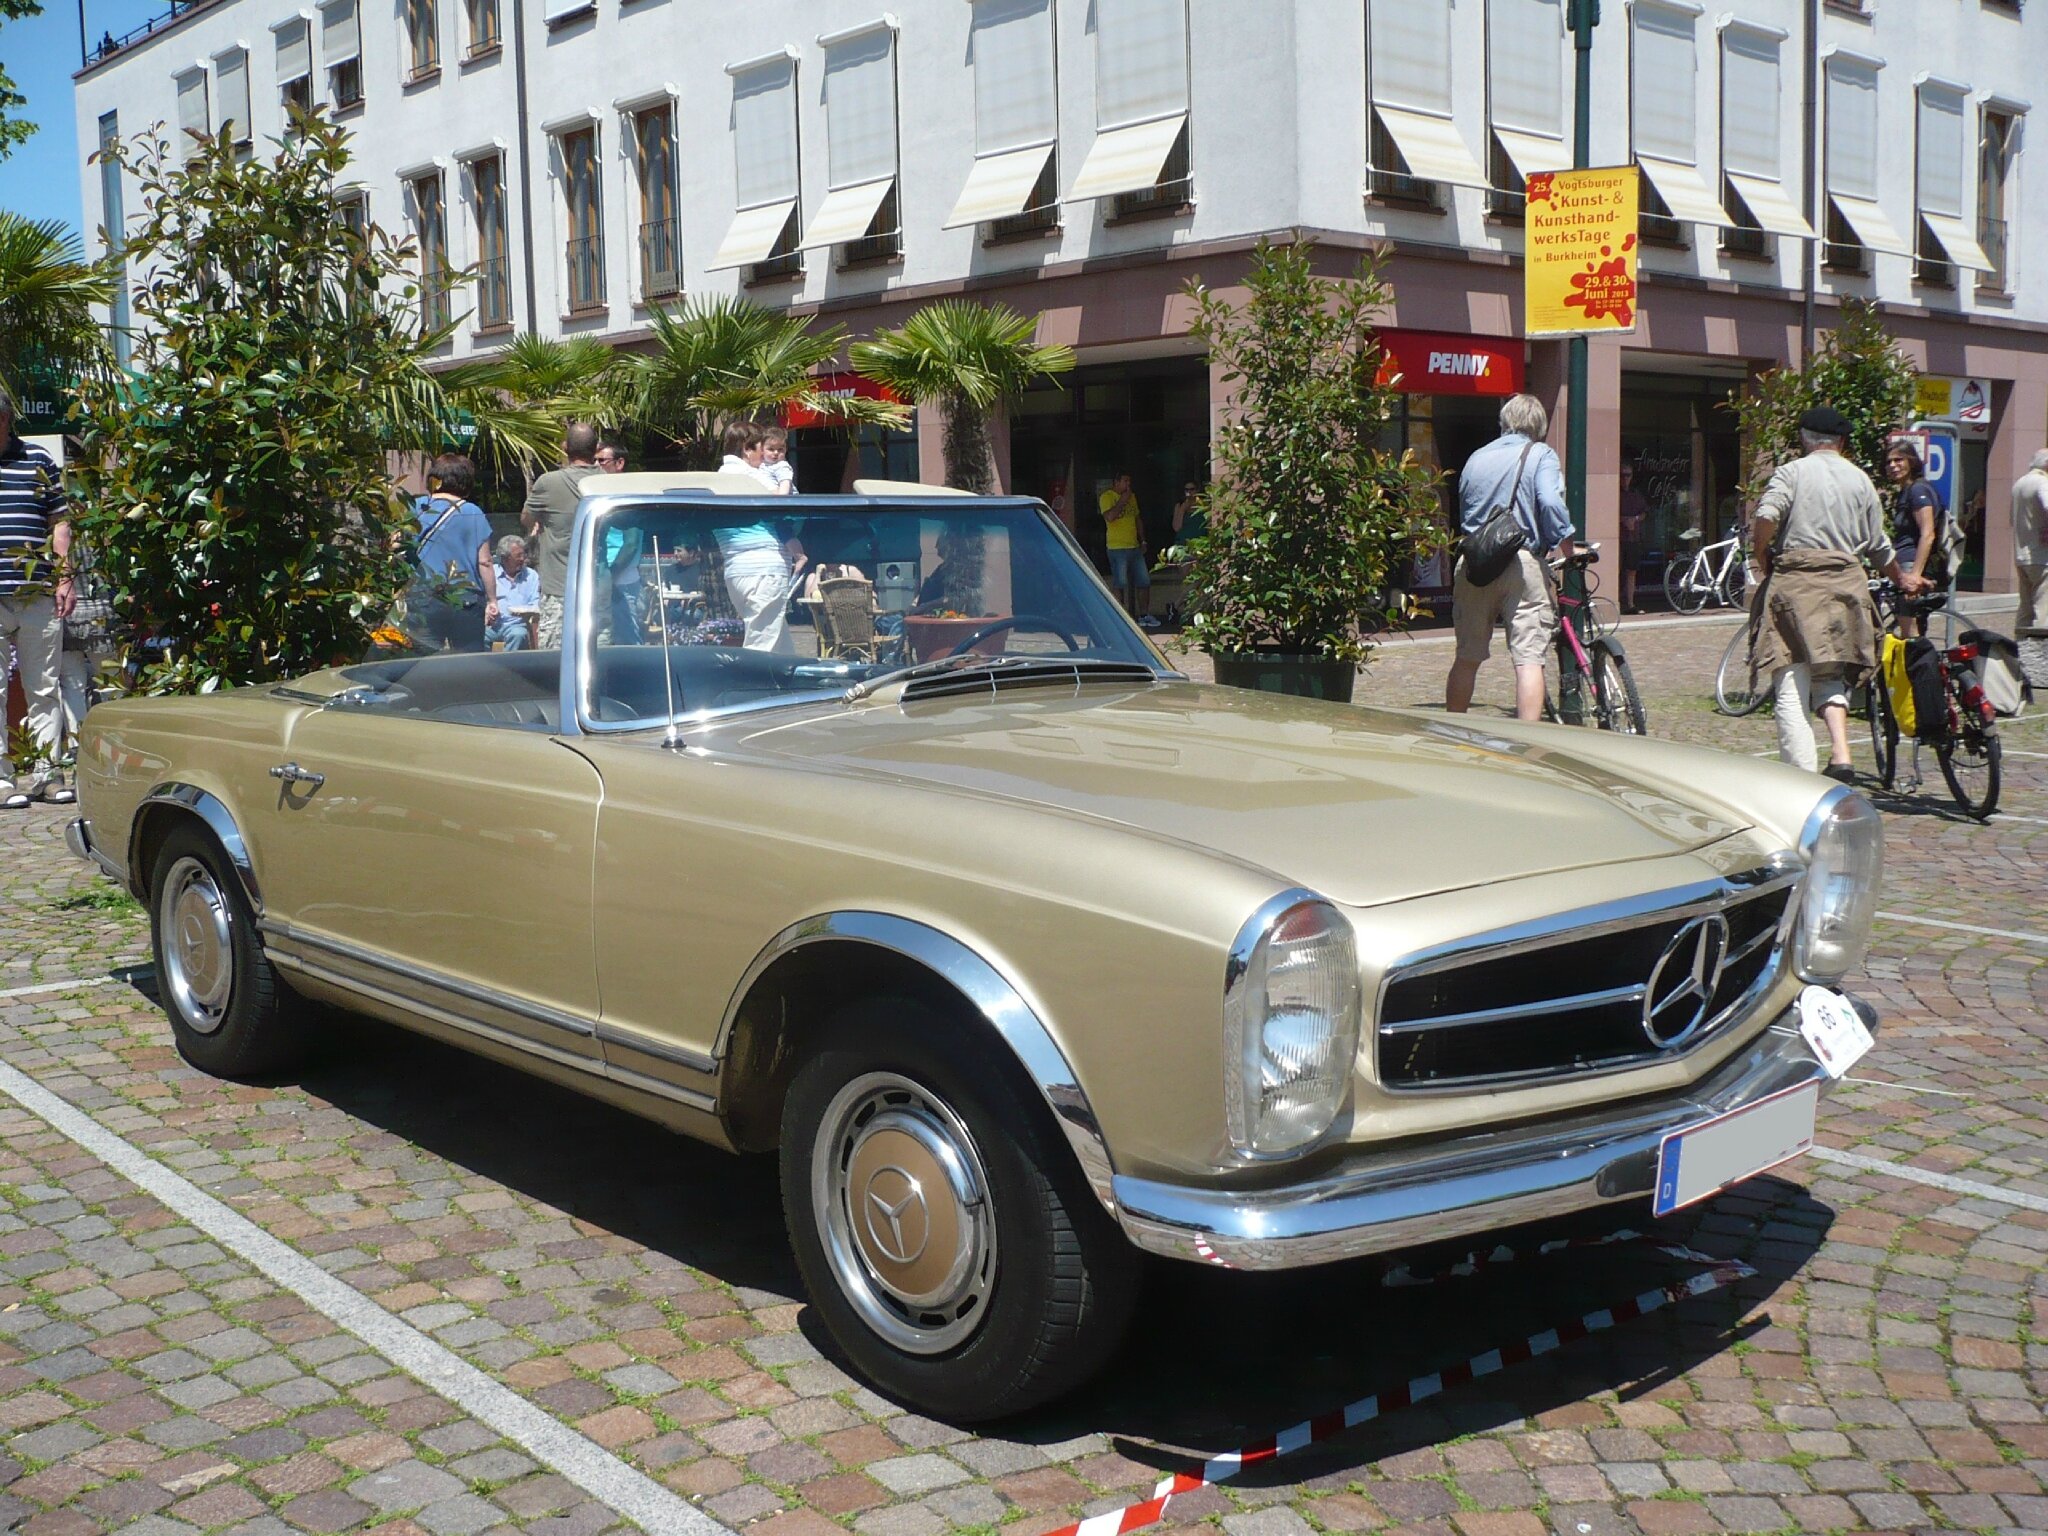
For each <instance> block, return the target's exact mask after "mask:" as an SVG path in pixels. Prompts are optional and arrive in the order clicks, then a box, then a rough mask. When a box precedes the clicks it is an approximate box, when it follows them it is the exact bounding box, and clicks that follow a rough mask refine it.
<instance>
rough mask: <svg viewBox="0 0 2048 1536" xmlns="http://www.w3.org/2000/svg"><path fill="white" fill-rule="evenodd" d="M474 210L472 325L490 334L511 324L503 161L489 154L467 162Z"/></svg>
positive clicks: (502, 158) (500, 157)
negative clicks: (473, 299) (474, 308)
mask: <svg viewBox="0 0 2048 1536" xmlns="http://www.w3.org/2000/svg"><path fill="white" fill-rule="evenodd" d="M469 178H470V191H471V195H472V198H473V200H474V202H473V206H474V208H475V210H476V323H477V329H478V330H480V331H492V330H497V329H500V328H501V327H504V326H509V325H510V324H511V323H512V268H511V262H510V260H509V254H508V247H507V243H506V238H505V228H506V225H505V160H504V157H503V156H501V155H489V156H486V157H485V158H484V159H482V160H474V161H471V162H470V168H469Z"/></svg>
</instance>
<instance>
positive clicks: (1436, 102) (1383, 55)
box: [1367, 0, 1451, 117]
mask: <svg viewBox="0 0 2048 1536" xmlns="http://www.w3.org/2000/svg"><path fill="white" fill-rule="evenodd" d="M1367 24H1368V29H1369V31H1370V33H1371V37H1370V39H1369V40H1368V45H1367V46H1368V47H1369V49H1370V51H1371V55H1372V99H1373V103H1374V105H1376V106H1383V107H1405V108H1407V109H1409V110H1410V111H1415V112H1428V113H1431V114H1433V115H1434V116H1437V117H1449V116H1450V115H1451V0H1372V5H1371V10H1370V12H1369V13H1368V16H1367Z"/></svg>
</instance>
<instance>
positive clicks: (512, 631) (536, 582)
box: [485, 533, 540, 651]
mask: <svg viewBox="0 0 2048 1536" xmlns="http://www.w3.org/2000/svg"><path fill="white" fill-rule="evenodd" d="M492 574H493V575H495V576H496V578H497V582H498V619H497V622H496V623H494V624H492V625H491V626H490V628H489V629H488V630H486V631H485V638H486V639H490V640H495V641H497V642H498V644H499V645H500V646H501V647H503V648H504V649H505V650H508V651H523V650H527V649H529V648H530V647H531V646H532V645H533V642H534V631H535V629H536V627H537V626H538V625H539V622H540V572H539V571H537V570H535V569H534V568H533V566H532V565H531V564H530V563H529V562H528V561H527V558H526V540H524V539H522V538H521V537H519V535H518V534H516V533H508V534H506V535H505V537H503V538H502V539H500V540H498V563H497V566H496V568H495V569H494V571H493V573H492Z"/></svg>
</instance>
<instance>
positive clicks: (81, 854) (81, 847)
mask: <svg viewBox="0 0 2048 1536" xmlns="http://www.w3.org/2000/svg"><path fill="white" fill-rule="evenodd" d="M64 846H65V847H66V848H69V849H70V850H71V852H72V853H73V854H74V855H75V856H76V857H78V858H81V859H84V860H86V861H87V862H88V863H92V864H97V865H99V867H100V872H101V873H102V874H104V875H105V876H106V877H107V878H108V879H109V880H118V881H119V882H120V883H121V884H123V885H126V884H127V883H128V876H127V875H126V874H125V873H123V872H122V870H121V867H120V866H119V865H118V864H116V863H115V862H114V861H113V860H112V859H110V858H108V857H107V856H106V855H105V854H104V853H101V852H100V850H99V848H98V847H97V845H95V844H94V842H93V840H92V823H91V822H89V821H87V820H86V819H85V818H84V817H83V816H74V817H72V818H71V819H70V820H69V821H67V822H65V823H64Z"/></svg>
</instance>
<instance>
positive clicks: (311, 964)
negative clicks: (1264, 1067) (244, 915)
mask: <svg viewBox="0 0 2048 1536" xmlns="http://www.w3.org/2000/svg"><path fill="white" fill-rule="evenodd" d="M282 759H283V760H282V761H281V762H280V763H279V764H278V765H277V766H276V767H275V768H273V770H272V774H273V777H276V778H277V779H278V783H277V786H276V794H275V798H274V799H273V800H271V801H270V802H269V803H268V804H267V805H266V807H265V811H264V816H263V821H262V825H261V827H260V829H258V830H255V831H254V832H253V835H255V836H257V837H258V838H260V840H261V842H262V844H263V845H264V855H265V857H264V865H265V869H266V890H265V899H266V924H265V926H266V939H267V942H268V943H269V944H270V946H271V947H272V948H273V949H274V950H278V951H281V952H282V953H283V954H284V955H285V956H286V958H287V963H291V962H292V961H293V960H296V961H297V962H298V963H299V964H300V965H302V966H304V967H307V968H309V969H312V970H314V972H315V974H318V975H321V976H323V977H325V978H327V979H330V980H339V981H341V982H342V983H343V984H345V985H349V986H352V987H354V988H356V989H358V990H369V991H371V992H372V994H373V995H382V996H384V997H386V998H387V999H391V1000H396V1001H398V1002H399V1003H401V1004H402V1005H404V1006H408V1007H412V1008H415V1009H422V1010H425V1011H428V1012H429V1013H431V1014H433V1015H435V1016H437V1017H439V1018H440V1019H441V1022H443V1023H449V1024H454V1025H457V1026H458V1027H463V1028H466V1029H469V1030H470V1031H471V1032H472V1033H479V1034H482V1035H484V1036H486V1037H499V1038H501V1039H502V1038H504V1037H510V1038H511V1040H513V1041H514V1042H516V1043H519V1044H521V1045H522V1046H524V1047H527V1048H530V1049H537V1050H540V1051H542V1052H545V1053H549V1054H554V1055H556V1056H558V1057H565V1058H567V1059H569V1060H570V1061H572V1062H573V1063H575V1064H579V1065H583V1064H591V1063H594V1062H595V1061H596V1060H597V1049H596V1041H595V1037H594V1033H593V1030H594V1021H595V1019H596V1017H597V972H596V966H595V964H594V962H593V957H592V952H591V850H592V842H593V837H594V833H595V827H596V819H597V806H598V798H599V787H600V786H599V781H598V777H597V774H596V772H595V770H594V769H592V767H591V766H590V764H589V763H587V762H585V761H584V760H583V759H582V758H581V757H579V756H578V755H577V754H576V753H574V752H572V751H569V750H567V749H566V748H565V747H564V746H563V745H562V743H561V742H560V741H558V740H557V739H556V738H555V737H554V736H553V735H552V734H550V733H548V732H545V731H538V730H532V729H518V728H506V727H493V726H487V725H470V724H455V723H452V722H446V721H436V720H424V719H420V718H418V717H416V716H413V717H408V716H405V715H383V714H379V713H376V712H373V711H364V710H354V709H325V710H313V711H309V712H308V713H307V714H305V715H304V716H302V717H301V718H300V720H299V721H298V722H297V724H296V725H295V726H294V728H293V730H292V732H291V735H290V737H289V740H288V743H287V748H286V750H285V752H284V753H283V754H282Z"/></svg>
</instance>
